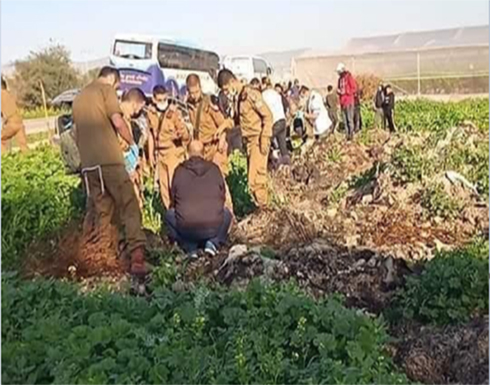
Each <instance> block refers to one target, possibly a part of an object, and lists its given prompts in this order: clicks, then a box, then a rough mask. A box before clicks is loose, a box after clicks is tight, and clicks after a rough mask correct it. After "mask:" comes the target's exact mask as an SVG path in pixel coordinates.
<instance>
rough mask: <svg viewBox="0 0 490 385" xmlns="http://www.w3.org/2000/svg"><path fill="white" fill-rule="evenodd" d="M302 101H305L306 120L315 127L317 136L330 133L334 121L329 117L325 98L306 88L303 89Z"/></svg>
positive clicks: (301, 92)
mask: <svg viewBox="0 0 490 385" xmlns="http://www.w3.org/2000/svg"><path fill="white" fill-rule="evenodd" d="M300 98H301V100H303V101H305V115H304V116H305V118H306V119H308V120H309V121H310V123H311V124H312V125H313V129H314V133H315V136H317V137H319V136H323V135H325V134H326V133H327V132H328V129H329V127H330V126H331V125H332V121H331V120H330V118H329V117H328V112H327V109H326V108H325V105H324V104H323V98H322V96H321V95H320V93H319V92H317V91H314V90H313V91H310V89H309V88H308V87H306V86H302V87H301V91H300Z"/></svg>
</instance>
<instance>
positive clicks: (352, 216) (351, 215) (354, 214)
mask: <svg viewBox="0 0 490 385" xmlns="http://www.w3.org/2000/svg"><path fill="white" fill-rule="evenodd" d="M350 217H351V218H352V219H354V221H356V222H358V221H359V216H358V215H357V213H356V212H355V211H351V213H350Z"/></svg>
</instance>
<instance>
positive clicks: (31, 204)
mask: <svg viewBox="0 0 490 385" xmlns="http://www.w3.org/2000/svg"><path fill="white" fill-rule="evenodd" d="M82 207H83V200H82V198H81V191H80V180H79V178H76V177H73V176H67V175H65V171H64V166H63V163H62V161H61V158H60V156H59V152H58V151H57V150H55V149H53V148H50V147H43V148H41V149H38V150H36V151H32V152H30V153H28V154H27V155H22V154H19V153H17V154H9V155H6V156H2V267H3V268H4V269H5V268H7V269H8V268H12V267H14V266H15V265H16V262H18V258H19V257H20V255H21V254H22V252H23V251H24V250H25V248H26V246H27V245H28V244H29V242H31V241H32V240H36V239H41V238H43V237H45V236H47V235H48V234H50V233H52V232H53V231H56V230H58V229H59V228H61V227H62V226H64V225H66V224H67V223H68V222H69V221H70V220H72V219H73V218H74V217H76V216H77V215H79V213H80V211H81V208H82Z"/></svg>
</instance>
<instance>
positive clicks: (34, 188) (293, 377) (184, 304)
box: [2, 101, 488, 384]
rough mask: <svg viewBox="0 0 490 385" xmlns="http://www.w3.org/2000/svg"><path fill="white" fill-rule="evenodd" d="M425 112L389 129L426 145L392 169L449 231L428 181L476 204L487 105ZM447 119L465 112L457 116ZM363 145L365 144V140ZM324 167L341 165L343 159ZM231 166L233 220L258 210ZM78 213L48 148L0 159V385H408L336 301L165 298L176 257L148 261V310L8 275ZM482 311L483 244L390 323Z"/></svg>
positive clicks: (407, 152)
mask: <svg viewBox="0 0 490 385" xmlns="http://www.w3.org/2000/svg"><path fill="white" fill-rule="evenodd" d="M421 103H422V102H419V101H417V102H400V103H399V104H398V106H397V119H400V121H399V125H400V127H402V128H401V131H402V132H403V131H409V130H414V131H421V132H422V131H425V132H424V133H423V134H424V135H426V136H427V137H426V140H425V141H418V142H416V141H414V142H411V141H407V143H402V145H401V146H400V147H398V148H397V149H396V150H395V152H394V153H393V155H392V161H391V164H387V166H389V169H390V170H392V171H393V175H394V178H395V179H396V180H397V182H398V183H407V182H422V183H423V186H424V190H423V191H422V194H421V204H422V207H424V209H425V210H426V211H427V213H429V214H430V215H438V216H441V217H444V218H451V217H452V216H454V215H455V214H457V212H458V208H457V204H456V202H454V201H453V200H452V198H451V197H449V196H447V195H446V193H445V191H444V190H443V187H442V186H441V185H439V184H437V183H432V181H431V178H432V177H434V176H435V175H436V174H438V173H440V172H441V171H444V170H454V171H457V172H460V173H461V174H463V175H464V176H465V177H467V178H468V179H469V180H470V181H471V182H473V183H476V184H477V187H478V189H479V190H480V192H482V193H483V192H485V191H486V192H488V147H487V146H488V141H487V140H486V139H485V138H486V136H485V135H484V134H482V131H483V130H485V129H486V130H488V123H486V128H485V124H484V123H485V122H486V120H487V119H488V101H485V102H482V101H469V102H465V103H463V102H462V103H461V104H459V103H452V105H451V106H449V107H448V106H444V107H442V108H443V111H442V112H437V111H435V110H437V106H439V105H440V104H439V103H436V104H434V103H432V102H429V103H428V104H430V105H431V106H432V107H430V108H429V107H424V106H421ZM485 103H486V104H485ZM419 106H421V107H419ZM455 106H459V108H460V109H461V111H459V112H454V108H456V107H455ZM468 106H471V108H470V107H468ZM431 108H432V109H434V111H433V110H431ZM480 108H483V109H485V108H486V112H485V122H483V123H482V121H478V120H479V119H481V120H483V113H482V111H481V110H480ZM405 109H408V111H412V112H411V114H412V115H410V114H409V113H408V112H406V111H405ZM426 111H428V112H427V113H429V114H432V115H431V116H433V117H435V119H437V121H438V124H439V125H442V126H444V127H443V128H441V129H439V128H437V129H434V125H432V123H431V125H428V126H426V127H424V125H426V118H425V117H424V116H423V115H424V114H425V113H426ZM419 116H422V118H421V119H420V120H418V117H419ZM371 118H372V116H371ZM369 119H370V116H369V115H368V116H367V117H366V119H365V120H364V122H365V123H366V124H367V125H369V123H367V122H369ZM461 119H463V120H471V121H473V122H474V123H475V124H476V125H477V126H478V127H479V129H480V132H479V133H478V131H477V132H476V133H475V132H474V131H475V130H470V133H467V132H466V131H458V132H455V133H454V136H453V137H452V138H449V139H448V140H446V142H447V143H445V145H444V146H439V147H438V143H439V142H440V140H441V139H443V140H445V139H446V134H447V132H448V131H449V130H448V129H449V128H452V127H453V123H454V122H456V121H457V122H458V123H462V121H463V120H461ZM458 123H455V125H457V124H458ZM408 124H410V127H409V126H408ZM432 129H434V131H433V132H431V133H430V134H429V135H427V131H430V130H432ZM366 132H369V130H366ZM461 132H462V133H461ZM417 135H418V134H417ZM370 140H371V137H370V136H369V135H368V134H366V141H367V142H369V141H370ZM413 143H415V144H413ZM325 156H326V159H328V160H329V161H332V162H336V161H337V159H338V157H339V156H340V155H339V153H337V152H332V153H329V154H326V155H325ZM230 166H231V167H230V174H229V176H228V183H229V186H230V190H231V194H232V197H233V203H234V205H235V212H236V214H237V216H238V217H239V218H241V217H243V216H245V215H247V214H248V213H250V212H251V211H252V210H253V208H254V204H253V201H252V198H251V196H250V194H249V191H248V186H247V177H246V174H247V172H246V169H247V164H246V159H245V157H244V156H243V155H242V154H239V153H235V154H233V155H232V157H231V159H230ZM384 166H385V165H384V164H383V165H381V166H380V167H381V170H383V168H384ZM375 171H376V167H373V168H372V169H370V170H367V171H365V172H364V173H362V174H361V175H359V176H357V177H354V178H352V179H350V180H348V181H344V182H343V183H341V184H339V185H338V186H337V187H336V188H335V189H334V191H333V192H332V194H331V195H330V197H329V200H330V202H331V203H333V204H336V203H339V202H340V201H341V200H342V198H344V197H345V196H346V194H347V192H348V190H349V189H351V188H362V187H363V186H366V184H368V183H369V182H370V181H372V180H373V178H374V175H375ZM427 182H431V183H427ZM144 193H145V207H144V212H143V222H144V225H145V227H146V228H148V229H151V230H152V231H154V232H155V233H160V234H161V233H163V230H164V229H163V223H162V222H163V221H162V219H163V217H162V215H163V212H164V211H163V208H162V207H161V202H160V198H159V196H158V194H157V193H155V192H154V191H153V186H152V182H151V181H149V180H146V181H145V191H144ZM83 206H84V200H83V199H82V194H81V187H80V180H79V178H77V177H73V176H67V175H65V171H64V166H63V164H62V161H61V159H60V156H59V153H58V151H56V150H55V149H53V148H49V147H44V148H40V149H37V150H35V151H32V152H30V153H28V154H27V155H22V154H10V155H4V156H2V225H3V226H2V227H3V228H2V251H3V254H2V263H3V267H4V272H3V274H2V289H3V293H2V294H3V298H2V312H3V314H2V315H3V317H2V339H3V341H2V348H3V354H2V377H3V382H5V383H53V382H55V383H97V384H98V383H406V382H407V381H408V380H407V378H406V377H405V376H403V375H401V374H399V372H398V371H397V369H396V368H395V367H394V366H393V362H392V360H391V358H390V357H389V355H388V354H387V352H386V350H385V349H386V343H387V342H388V340H389V336H388V335H387V333H386V328H385V326H384V324H383V322H382V321H381V319H379V318H375V317H368V316H366V315H365V314H364V313H363V312H362V311H360V310H356V309H347V308H346V307H344V306H343V305H342V303H340V302H339V301H338V300H336V299H334V298H321V299H320V300H314V299H313V298H311V297H310V296H307V295H306V294H304V293H302V292H300V291H299V289H297V288H296V287H295V286H294V285H292V284H287V285H277V284H275V285H271V286H266V285H263V284H259V282H256V281H252V283H251V284H250V285H249V287H248V288H247V289H246V290H245V291H241V292H240V291H235V290H231V289H224V288H222V287H220V286H219V285H218V284H213V285H212V286H210V285H208V286H205V285H204V284H203V283H202V282H201V283H198V284H196V283H195V282H194V283H193V284H192V285H187V283H186V284H185V285H182V286H183V287H181V288H180V289H181V290H177V289H175V291H172V290H170V289H169V288H170V287H172V285H173V284H174V283H176V281H178V280H180V279H182V273H183V269H184V267H185V263H182V264H179V263H177V262H176V257H177V254H180V253H178V252H177V251H174V250H152V251H150V256H149V259H150V260H151V261H152V262H154V263H155V269H154V270H153V272H152V284H151V289H152V290H153V293H152V296H151V298H150V299H143V298H135V297H131V296H128V295H124V294H120V293H110V292H107V291H103V290H97V291H93V292H90V293H88V294H82V293H81V290H80V287H79V286H78V285H76V284H73V283H66V282H60V281H54V280H33V281H27V280H21V279H20V278H18V276H17V275H16V273H6V271H12V270H18V269H19V268H20V266H21V265H22V264H21V261H22V259H21V258H22V256H23V255H24V253H25V251H26V248H27V246H28V245H29V243H30V242H32V241H36V240H42V239H45V238H46V237H47V236H49V235H50V234H52V233H54V232H56V231H59V230H60V229H61V228H62V227H63V226H65V225H66V224H67V223H68V222H69V221H70V220H73V219H77V216H79V215H80V213H81V211H82V210H81V209H82V207H83ZM261 254H262V256H264V257H267V258H280V257H281V255H279V254H277V255H276V252H275V251H274V250H272V249H271V248H270V247H269V246H268V245H262V247H261ZM189 287H190V288H191V290H190V291H189ZM184 289H186V290H184ZM177 291H179V292H177ZM334 297H335V296H334ZM487 312H488V242H485V243H475V244H473V245H470V246H469V247H467V248H464V249H459V250H455V251H451V252H441V253H439V254H438V255H437V256H436V257H435V258H434V259H433V260H431V261H428V262H426V263H425V265H424V269H423V270H422V272H421V273H420V274H419V275H411V276H408V277H407V279H406V282H405V284H404V286H403V287H402V288H401V289H399V291H398V292H397V293H396V294H395V297H394V299H393V302H392V307H391V308H390V310H389V311H387V312H386V316H387V317H388V318H389V319H390V320H393V322H394V323H396V322H397V321H399V320H403V321H405V320H415V321H417V322H422V323H430V324H440V325H446V324H456V323H461V322H466V321H468V320H469V319H471V318H472V317H479V316H482V315H484V314H486V313H487Z"/></svg>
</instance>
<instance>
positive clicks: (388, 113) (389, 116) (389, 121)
mask: <svg viewBox="0 0 490 385" xmlns="http://www.w3.org/2000/svg"><path fill="white" fill-rule="evenodd" d="M384 116H385V126H388V128H389V129H390V132H395V123H394V122H393V110H392V109H391V108H390V109H388V108H385V109H384Z"/></svg>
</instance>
